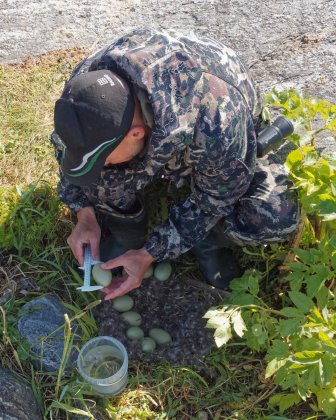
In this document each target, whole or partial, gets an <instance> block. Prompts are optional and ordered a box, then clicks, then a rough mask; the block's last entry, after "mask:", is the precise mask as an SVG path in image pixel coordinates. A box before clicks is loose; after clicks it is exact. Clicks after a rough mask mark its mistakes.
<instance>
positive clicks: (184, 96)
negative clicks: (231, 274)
mask: <svg viewBox="0 0 336 420" xmlns="http://www.w3.org/2000/svg"><path fill="white" fill-rule="evenodd" d="M104 68H106V69H109V70H111V71H115V72H116V73H118V74H120V75H121V76H122V77H124V78H125V79H127V80H128V82H129V83H130V84H131V86H132V88H133V89H134V92H135V94H137V96H138V99H139V100H140V101H141V105H142V109H143V110H144V109H145V108H146V110H147V113H148V109H149V110H150V112H151V114H152V115H151V116H150V118H148V119H146V120H150V121H152V126H151V135H150V137H149V138H148V141H147V146H146V149H145V152H144V153H142V154H141V155H139V156H137V157H136V158H134V159H133V160H132V161H130V162H127V164H121V165H109V166H107V167H104V169H103V170H102V171H101V174H100V177H99V179H98V180H97V181H96V182H95V183H94V184H91V185H90V186H87V187H77V186H74V185H71V184H69V183H67V182H66V180H65V179H64V177H63V176H62V174H60V183H59V186H58V193H59V196H60V198H61V200H62V201H63V202H64V203H65V204H66V205H68V206H69V208H70V209H71V210H73V211H75V212H77V211H78V210H79V209H81V208H83V207H85V206H94V207H95V209H96V210H97V211H103V212H116V211H121V212H122V211H125V210H130V209H131V208H132V206H133V204H134V203H135V200H136V194H137V192H139V191H140V190H142V189H143V188H144V187H145V186H146V185H147V184H149V183H151V182H152V181H154V180H155V179H158V178H162V177H165V178H167V179H169V180H170V181H171V182H174V183H175V184H176V185H177V187H180V186H182V185H184V184H185V183H188V185H190V187H191V194H190V196H189V197H187V198H186V199H185V200H184V201H182V202H180V203H176V204H175V205H174V206H173V207H172V209H171V211H170V215H169V219H168V220H167V221H166V222H164V223H163V224H162V225H160V226H157V227H155V229H154V231H153V232H152V233H151V236H150V238H149V240H148V242H147V243H146V244H145V247H146V249H147V250H148V252H149V253H150V254H151V255H153V256H154V258H156V259H157V260H158V261H161V260H164V259H167V258H176V257H177V256H179V255H180V254H182V253H184V252H186V251H187V250H188V249H190V248H192V247H193V246H194V245H195V244H196V243H197V242H199V241H201V240H202V239H203V238H205V237H206V236H207V234H208V232H209V231H210V230H211V229H212V228H213V227H214V226H216V225H217V224H218V222H220V223H223V221H225V226H224V228H225V229H224V230H225V232H226V233H225V234H226V235H227V236H228V237H230V239H231V240H234V241H236V242H237V243H239V244H242V243H243V242H244V241H247V242H249V241H251V244H256V243H260V241H261V242H263V241H264V240H265V241H268V240H283V239H285V238H286V237H287V236H288V234H289V233H291V232H293V230H295V227H296V224H297V217H298V214H297V213H298V211H297V204H296V200H295V198H293V197H292V195H291V193H290V191H289V189H288V184H287V183H286V179H287V177H286V175H285V174H283V168H282V167H280V166H277V167H274V166H270V167H267V165H268V164H267V162H266V161H265V163H264V165H263V166H262V162H261V161H260V163H259V162H258V164H257V171H256V163H257V161H256V132H255V125H256V123H257V120H258V117H259V115H260V112H261V102H260V98H259V95H258V92H257V90H256V88H255V87H254V85H253V82H252V80H251V78H250V76H249V74H248V73H247V71H246V70H245V68H244V66H243V65H242V63H241V62H240V61H239V59H238V57H237V56H236V54H235V53H234V52H233V51H232V50H230V49H229V48H227V47H225V46H223V45H221V44H220V43H218V42H216V41H213V40H209V39H202V40H201V39H197V38H196V37H194V36H189V37H186V36H184V35H181V34H178V33H176V32H172V31H169V32H167V31H152V30H137V31H133V32H132V33H130V34H128V35H127V36H124V37H122V38H120V39H118V40H117V41H115V42H114V43H113V44H112V45H110V46H109V47H107V48H104V49H102V50H100V51H98V52H97V53H95V54H93V55H92V56H90V57H88V58H87V59H85V60H84V61H83V62H82V63H80V64H79V65H78V66H77V67H76V69H75V70H74V72H73V74H72V77H73V76H75V75H77V74H79V73H82V72H86V71H94V70H98V69H104ZM140 93H141V94H140ZM144 93H145V94H144ZM144 98H146V100H144ZM144 102H146V103H144ZM148 105H149V106H148ZM52 141H53V143H54V145H55V147H56V155H57V158H58V160H59V161H60V159H61V156H62V143H61V142H60V141H59V139H58V138H57V135H55V134H54V135H53V136H52ZM274 165H275V164H274ZM261 168H262V169H261ZM277 171H278V172H279V176H277V175H276V174H277ZM264 172H267V173H269V174H270V175H272V177H269V176H268V175H267V176H266V178H267V180H268V181H267V185H265V186H261V184H262V181H263V179H264V178H265V176H263V175H260V174H262V173H264ZM258 174H259V175H258ZM255 183H257V184H258V185H259V187H260V191H259V192H258V194H259V195H257V196H256V198H252V196H253V197H254V195H253V194H254V191H256V190H255V189H253V186H254V185H255ZM247 191H249V193H250V195H251V194H252V196H251V199H250V200H248V199H247V198H245V197H247V195H246V194H247ZM262 191H264V193H265V194H264V197H263V198H262V197H261V196H262ZM242 199H243V201H242V203H244V205H242V206H243V207H244V211H243V212H242V213H241V216H238V213H239V211H241V210H240V209H239V207H238V206H239V203H240V202H241V200H242ZM244 200H245V201H244ZM286 200H290V203H288V204H286V203H285V201H286ZM266 201H268V203H269V205H268V206H267V205H266V204H265V203H266ZM245 204H246V205H247V209H248V210H247V209H246V210H245ZM286 206H288V208H287V207H286ZM294 208H295V209H296V210H294ZM286 210H287V211H286ZM244 212H245V213H244ZM256 214H259V215H260V217H257V216H256ZM247 215H249V218H247V219H246V220H249V222H248V223H247V228H248V229H250V231H251V235H250V234H249V232H250V231H249V230H248V229H247V230H244V229H243V225H244V223H243V222H244V220H245V218H246V217H247ZM264 216H266V219H265V220H263V217H264ZM252 220H254V221H255V231H253V230H251V229H252V227H251V222H252ZM284 226H286V228H285V229H284ZM229 232H231V233H229ZM272 232H273V233H272ZM258 235H259V236H258ZM244 243H245V242H244Z"/></svg>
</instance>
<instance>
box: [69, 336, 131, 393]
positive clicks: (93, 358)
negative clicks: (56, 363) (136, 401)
mask: <svg viewBox="0 0 336 420" xmlns="http://www.w3.org/2000/svg"><path fill="white" fill-rule="evenodd" d="M77 366H78V370H79V373H80V374H81V376H82V377H83V379H85V381H86V382H88V383H89V384H90V385H91V386H92V388H93V389H94V390H95V391H96V392H97V393H98V394H101V395H117V394H120V392H122V391H123V390H124V388H125V387H126V385H127V381H128V355H127V351H126V349H125V347H124V345H123V344H122V343H121V342H120V341H118V340H117V339H115V338H113V337H109V336H101V337H96V338H93V339H92V340H90V341H88V342H87V343H85V345H84V346H83V347H82V349H81V351H80V352H79V355H78V358H77Z"/></svg>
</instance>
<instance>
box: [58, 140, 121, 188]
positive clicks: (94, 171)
mask: <svg viewBox="0 0 336 420" xmlns="http://www.w3.org/2000/svg"><path fill="white" fill-rule="evenodd" d="M122 140H123V136H119V138H115V139H111V140H109V141H107V142H104V143H102V144H101V145H100V146H99V147H98V148H97V149H95V150H94V151H92V152H91V153H88V154H86V155H85V156H83V158H82V160H81V161H78V153H77V154H76V158H75V156H73V155H72V154H71V153H69V151H68V149H65V152H64V157H63V161H62V164H61V167H62V172H63V175H64V177H65V179H66V180H67V181H68V182H69V183H71V184H73V185H78V186H86V185H90V184H92V183H94V182H95V181H96V180H97V179H98V178H99V175H100V172H101V170H102V169H103V167H104V164H105V161H106V159H107V157H108V156H109V155H110V154H111V153H112V152H113V150H114V149H116V147H117V146H118V145H119V144H120V143H121V142H122Z"/></svg>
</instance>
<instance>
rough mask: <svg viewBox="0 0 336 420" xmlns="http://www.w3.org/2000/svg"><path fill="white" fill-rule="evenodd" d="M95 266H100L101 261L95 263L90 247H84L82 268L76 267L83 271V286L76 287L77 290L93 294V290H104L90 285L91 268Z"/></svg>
mask: <svg viewBox="0 0 336 420" xmlns="http://www.w3.org/2000/svg"><path fill="white" fill-rule="evenodd" d="M95 264H102V261H95V260H94V259H93V258H92V253H91V247H90V245H86V247H85V249H84V267H78V268H80V269H81V270H84V285H83V286H80V287H77V289H78V290H81V291H82V292H94V291H95V290H100V289H103V288H104V286H91V285H90V278H91V267H92V266H93V265H95Z"/></svg>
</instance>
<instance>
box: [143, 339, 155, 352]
mask: <svg viewBox="0 0 336 420" xmlns="http://www.w3.org/2000/svg"><path fill="white" fill-rule="evenodd" d="M155 347H156V343H155V341H154V340H153V339H152V338H150V337H144V338H143V339H142V341H141V348H142V351H144V352H145V353H151V352H152V351H154V350H155Z"/></svg>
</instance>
